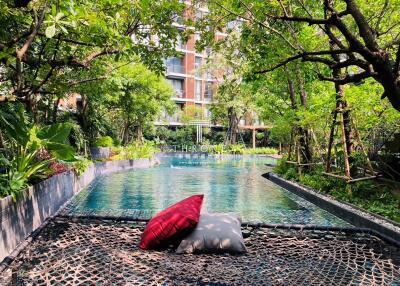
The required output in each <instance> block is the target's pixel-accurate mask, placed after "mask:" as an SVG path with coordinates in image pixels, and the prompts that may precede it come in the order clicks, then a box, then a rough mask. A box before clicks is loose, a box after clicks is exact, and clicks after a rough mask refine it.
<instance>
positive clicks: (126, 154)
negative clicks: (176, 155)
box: [111, 141, 160, 160]
mask: <svg viewBox="0 0 400 286" xmlns="http://www.w3.org/2000/svg"><path fill="white" fill-rule="evenodd" d="M113 152H114V154H115V155H114V156H112V157H111V160H134V159H140V158H153V157H154V155H155V154H156V153H157V152H160V150H159V149H158V148H157V147H155V145H154V143H153V142H150V141H146V142H143V143H142V142H134V143H132V144H130V145H128V146H125V147H114V148H113Z"/></svg>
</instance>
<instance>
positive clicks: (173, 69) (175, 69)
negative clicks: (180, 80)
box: [167, 64, 185, 73]
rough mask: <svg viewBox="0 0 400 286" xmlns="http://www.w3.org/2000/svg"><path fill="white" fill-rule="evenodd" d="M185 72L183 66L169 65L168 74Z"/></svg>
mask: <svg viewBox="0 0 400 286" xmlns="http://www.w3.org/2000/svg"><path fill="white" fill-rule="evenodd" d="M184 70H185V68H184V66H183V65H171V64H169V65H167V73H184Z"/></svg>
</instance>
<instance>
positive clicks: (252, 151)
mask: <svg viewBox="0 0 400 286" xmlns="http://www.w3.org/2000/svg"><path fill="white" fill-rule="evenodd" d="M244 154H252V155H253V154H254V155H257V154H260V155H261V154H265V155H268V154H278V150H276V149H275V148H270V147H263V148H254V149H253V148H248V149H245V150H244Z"/></svg>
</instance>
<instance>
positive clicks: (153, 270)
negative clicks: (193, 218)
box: [0, 218, 400, 286]
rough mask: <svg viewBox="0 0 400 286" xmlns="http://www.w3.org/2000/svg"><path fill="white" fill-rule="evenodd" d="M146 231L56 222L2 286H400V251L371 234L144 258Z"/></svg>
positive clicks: (274, 238) (282, 233)
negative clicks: (243, 251) (237, 252)
mask: <svg viewBox="0 0 400 286" xmlns="http://www.w3.org/2000/svg"><path fill="white" fill-rule="evenodd" d="M143 228H144V225H143V224H140V223H110V222H105V221H93V220H92V221H76V222H72V221H71V220H67V219H60V218H59V219H56V220H53V221H51V222H50V223H49V224H48V225H47V226H46V227H45V228H44V229H43V230H42V231H41V232H40V233H39V235H38V236H37V237H36V238H35V239H34V241H33V242H32V243H31V244H30V245H29V246H28V247H27V248H25V249H24V250H23V251H22V252H21V254H20V255H19V256H18V257H17V259H16V260H14V262H13V263H12V264H11V266H10V268H8V269H7V270H6V271H5V272H3V273H2V274H0V285H11V282H13V284H16V285H147V286H149V285H400V270H399V267H400V250H399V249H398V248H396V247H394V246H391V245H387V244H385V243H384V242H383V241H381V240H380V239H378V238H376V237H373V236H371V235H369V234H363V233H353V234H351V233H346V232H343V231H341V232H332V231H330V232H323V231H316V230H314V231H299V230H277V229H269V228H262V227H258V228H246V229H244V231H245V233H246V236H247V238H245V241H246V246H247V249H248V253H247V254H245V255H238V256H235V255H227V254H221V255H204V254H202V255H177V254H175V253H174V252H173V249H168V250H165V251H148V252H144V251H141V250H139V249H138V247H137V245H138V242H139V240H140V235H141V233H142V231H143Z"/></svg>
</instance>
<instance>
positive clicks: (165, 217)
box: [139, 195, 204, 249]
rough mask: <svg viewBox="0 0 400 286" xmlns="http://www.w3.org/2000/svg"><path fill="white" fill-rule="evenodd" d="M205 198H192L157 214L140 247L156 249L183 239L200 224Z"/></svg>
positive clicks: (148, 227) (143, 235)
mask: <svg viewBox="0 0 400 286" xmlns="http://www.w3.org/2000/svg"><path fill="white" fill-rule="evenodd" d="M203 197H204V195H195V196H191V197H189V198H186V199H184V200H182V201H180V202H178V203H176V204H174V205H172V206H170V207H169V208H167V209H165V210H163V211H161V212H159V213H158V214H156V216H154V217H153V218H152V219H151V220H150V221H149V223H148V224H147V226H146V229H145V230H144V232H143V234H142V239H141V241H140V244H139V247H140V248H141V249H156V248H160V247H162V246H166V245H168V244H169V243H173V242H174V240H175V242H176V241H177V240H179V239H182V238H183V237H184V236H185V235H187V234H188V233H189V231H190V230H193V229H194V228H195V227H196V225H197V223H198V222H199V217H200V210H201V205H202V203H203Z"/></svg>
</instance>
